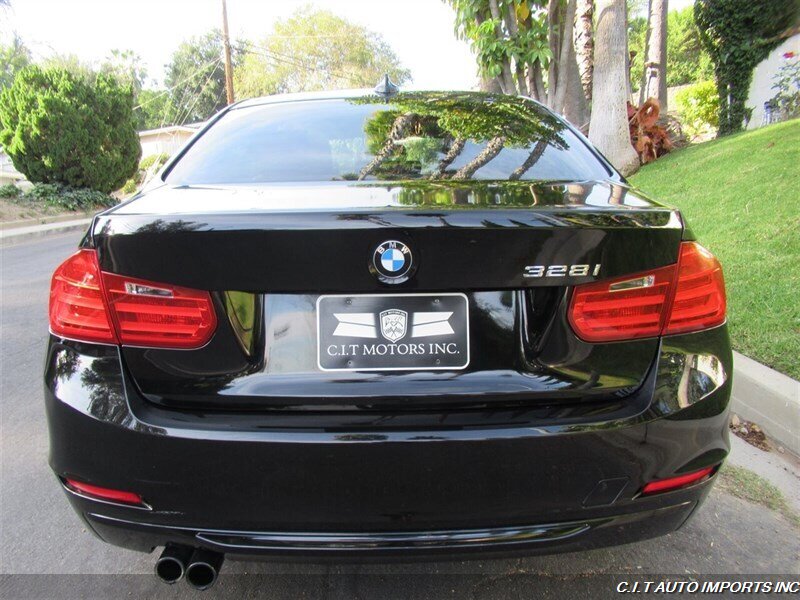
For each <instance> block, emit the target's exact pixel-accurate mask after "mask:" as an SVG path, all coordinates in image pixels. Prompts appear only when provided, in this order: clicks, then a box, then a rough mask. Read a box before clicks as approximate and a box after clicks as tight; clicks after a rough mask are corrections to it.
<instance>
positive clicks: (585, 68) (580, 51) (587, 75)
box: [575, 0, 594, 102]
mask: <svg viewBox="0 0 800 600" xmlns="http://www.w3.org/2000/svg"><path fill="white" fill-rule="evenodd" d="M575 11H576V15H577V20H576V23H575V52H576V55H577V61H578V71H579V73H580V76H581V85H582V86H583V93H584V94H585V95H586V100H588V101H589V102H591V100H592V73H593V71H594V22H593V19H594V0H578V3H577V5H576V9H575Z"/></svg>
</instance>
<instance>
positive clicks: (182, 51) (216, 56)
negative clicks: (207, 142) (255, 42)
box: [164, 29, 239, 125]
mask: <svg viewBox="0 0 800 600" xmlns="http://www.w3.org/2000/svg"><path fill="white" fill-rule="evenodd" d="M222 50H223V49H222V35H221V33H220V32H219V30H217V29H215V30H213V31H210V32H208V33H206V34H205V35H202V36H199V37H193V38H191V39H189V40H186V41H184V42H182V43H181V45H180V46H178V49H177V50H176V51H175V53H174V54H173V55H172V60H171V61H170V63H169V64H168V65H167V68H166V75H165V77H164V84H165V85H166V87H167V89H168V90H169V106H170V109H169V114H168V115H166V118H165V119H164V122H165V123H177V124H179V125H183V124H184V123H191V122H195V121H205V120H206V119H208V118H209V117H210V116H212V115H213V114H214V113H216V112H218V111H220V110H222V109H223V108H225V106H226V105H227V100H226V98H225V67H224V65H223V63H222ZM238 58H239V56H238V53H234V57H233V60H234V64H236V62H237V61H238Z"/></svg>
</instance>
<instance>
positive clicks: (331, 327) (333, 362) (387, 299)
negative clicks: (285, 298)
mask: <svg viewBox="0 0 800 600" xmlns="http://www.w3.org/2000/svg"><path fill="white" fill-rule="evenodd" d="M316 321H317V328H316V334H317V344H316V346H317V349H316V350H317V366H318V367H319V369H320V370H322V371H364V372H380V371H460V370H463V369H466V368H467V367H468V366H469V363H470V348H469V346H470V335H469V300H468V298H467V296H466V295H465V294H463V293H456V292H446V293H441V294H434V293H422V294H415V293H407V294H336V295H322V296H320V297H319V298H317V303H316Z"/></svg>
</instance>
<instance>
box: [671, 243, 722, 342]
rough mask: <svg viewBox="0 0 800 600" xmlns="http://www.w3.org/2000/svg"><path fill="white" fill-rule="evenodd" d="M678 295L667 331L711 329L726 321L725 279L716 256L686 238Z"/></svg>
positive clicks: (679, 273) (680, 331) (679, 265)
mask: <svg viewBox="0 0 800 600" xmlns="http://www.w3.org/2000/svg"><path fill="white" fill-rule="evenodd" d="M678 267H679V268H678V277H677V281H676V285H677V287H676V290H675V299H674V300H673V301H672V309H671V310H670V313H669V320H668V321H667V324H666V326H665V328H664V334H665V335H670V334H674V333H685V332H687V331H697V330H698V329H708V328H709V327H715V326H717V325H721V324H722V323H724V322H725V309H726V298H725V280H724V279H723V277H722V266H721V265H720V264H719V261H718V260H717V258H716V257H715V256H714V255H713V254H711V252H709V251H708V250H706V249H705V248H703V247H702V246H701V245H700V244H696V243H694V242H684V243H683V244H681V256H680V259H679V261H678Z"/></svg>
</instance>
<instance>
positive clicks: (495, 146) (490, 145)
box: [452, 136, 506, 179]
mask: <svg viewBox="0 0 800 600" xmlns="http://www.w3.org/2000/svg"><path fill="white" fill-rule="evenodd" d="M505 143H506V138H504V137H503V136H497V137H493V138H492V139H490V140H489V141H488V142H487V143H486V147H485V148H484V149H483V150H481V151H480V153H479V154H478V156H476V157H475V158H473V159H472V160H471V161H469V162H468V163H467V164H466V165H464V166H463V167H461V169H459V171H458V172H457V173H456V174H455V175H453V177H452V178H453V179H469V178H470V177H472V176H473V175H474V174H475V171H477V170H478V169H480V168H481V167H482V166H483V165H485V164H486V163H488V162H489V161H490V160H492V159H493V158H494V157H495V156H497V155H498V154H500V151H501V150H502V149H503V144H505Z"/></svg>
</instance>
